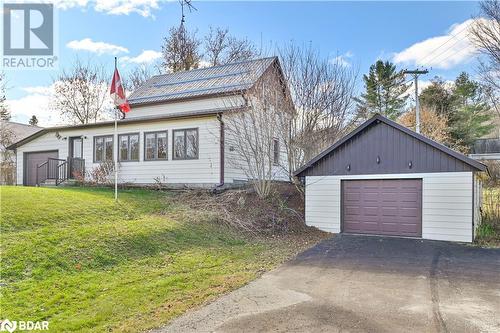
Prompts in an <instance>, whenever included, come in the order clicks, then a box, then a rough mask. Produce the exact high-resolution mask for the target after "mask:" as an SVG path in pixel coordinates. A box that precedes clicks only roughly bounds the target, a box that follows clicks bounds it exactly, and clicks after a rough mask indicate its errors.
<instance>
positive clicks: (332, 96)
mask: <svg viewBox="0 0 500 333" xmlns="http://www.w3.org/2000/svg"><path fill="white" fill-rule="evenodd" d="M280 59H281V63H282V65H283V71H284V74H285V78H286V80H287V83H288V86H289V88H290V93H291V99H292V101H293V104H294V105H295V109H296V112H295V113H294V117H293V119H292V121H291V126H290V147H289V149H290V150H289V151H288V157H289V160H290V161H289V163H290V168H291V170H296V169H297V168H299V167H300V166H301V165H303V164H304V163H305V162H307V161H308V160H309V159H311V158H312V157H313V156H315V155H316V154H317V153H318V152H320V151H321V150H323V149H325V148H326V147H328V146H329V145H331V144H332V143H333V142H335V141H336V140H338V139H339V138H340V137H342V136H343V135H344V134H345V131H346V128H347V127H348V125H349V124H350V123H351V122H352V121H353V120H354V114H355V108H354V100H353V93H354V89H355V84H356V79H357V71H356V70H354V69H352V68H351V67H348V66H345V65H344V64H342V63H340V61H339V60H336V61H331V60H328V59H324V58H321V57H320V56H319V54H318V53H317V52H315V51H314V50H313V49H312V48H311V47H307V48H301V47H297V46H296V45H294V44H289V45H287V46H285V47H284V48H282V49H280Z"/></svg>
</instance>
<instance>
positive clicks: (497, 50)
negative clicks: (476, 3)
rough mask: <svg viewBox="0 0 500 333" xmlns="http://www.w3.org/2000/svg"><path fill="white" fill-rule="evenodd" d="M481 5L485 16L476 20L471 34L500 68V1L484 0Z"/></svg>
mask: <svg viewBox="0 0 500 333" xmlns="http://www.w3.org/2000/svg"><path fill="white" fill-rule="evenodd" d="M480 7H481V13H482V15H483V16H484V18H477V19H476V20H475V22H474V24H472V25H471V27H470V35H471V37H472V41H473V42H474V44H475V45H476V46H477V47H478V48H479V50H480V52H481V53H483V54H485V55H486V56H487V57H489V59H490V62H491V63H492V64H496V66H498V67H497V68H500V1H499V0H487V1H482V2H481V4H480Z"/></svg>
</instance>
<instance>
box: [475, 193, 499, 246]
mask: <svg viewBox="0 0 500 333" xmlns="http://www.w3.org/2000/svg"><path fill="white" fill-rule="evenodd" d="M476 232H477V234H476V241H477V242H478V243H479V244H480V245H486V246H494V247H500V188H499V187H485V188H484V189H483V203H482V207H481V224H480V225H479V226H478V228H477V231H476Z"/></svg>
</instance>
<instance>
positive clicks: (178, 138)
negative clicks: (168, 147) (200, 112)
mask: <svg viewBox="0 0 500 333" xmlns="http://www.w3.org/2000/svg"><path fill="white" fill-rule="evenodd" d="M173 137H174V139H173V151H174V152H173V159H174V160H192V159H197V158H198V129H197V128H192V129H183V130H174V135H173Z"/></svg>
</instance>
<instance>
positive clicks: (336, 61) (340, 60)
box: [330, 51, 354, 67]
mask: <svg viewBox="0 0 500 333" xmlns="http://www.w3.org/2000/svg"><path fill="white" fill-rule="evenodd" d="M353 56H354V54H352V52H351V51H347V52H346V53H344V54H340V55H337V56H336V57H335V58H332V59H330V63H331V64H333V65H340V66H342V67H351V62H350V60H349V59H351V58H352V57H353Z"/></svg>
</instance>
